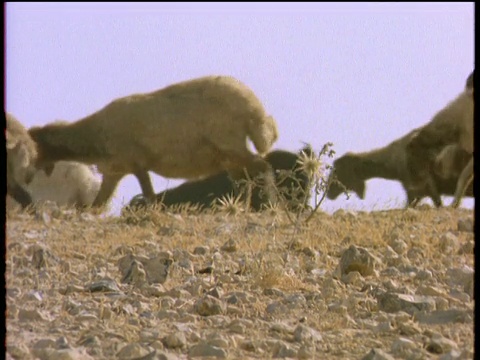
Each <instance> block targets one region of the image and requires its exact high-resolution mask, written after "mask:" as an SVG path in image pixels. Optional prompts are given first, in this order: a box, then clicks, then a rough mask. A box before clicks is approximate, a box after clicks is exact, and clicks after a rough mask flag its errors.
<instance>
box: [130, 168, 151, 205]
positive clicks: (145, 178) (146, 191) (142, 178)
mask: <svg viewBox="0 0 480 360" xmlns="http://www.w3.org/2000/svg"><path fill="white" fill-rule="evenodd" d="M134 175H135V177H136V178H137V180H138V182H139V183H140V187H141V188H142V192H143V196H144V197H145V199H146V200H147V201H148V202H150V203H153V202H155V191H154V190H153V186H152V181H151V180H150V176H149V175H148V171H137V172H135V173H134Z"/></svg>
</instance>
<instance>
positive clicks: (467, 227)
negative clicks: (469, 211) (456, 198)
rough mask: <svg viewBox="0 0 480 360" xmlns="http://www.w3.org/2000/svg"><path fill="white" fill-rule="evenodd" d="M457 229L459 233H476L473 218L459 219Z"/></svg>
mask: <svg viewBox="0 0 480 360" xmlns="http://www.w3.org/2000/svg"><path fill="white" fill-rule="evenodd" d="M457 228H458V231H464V232H473V231H474V225H473V218H470V217H469V218H463V219H459V220H458V223H457Z"/></svg>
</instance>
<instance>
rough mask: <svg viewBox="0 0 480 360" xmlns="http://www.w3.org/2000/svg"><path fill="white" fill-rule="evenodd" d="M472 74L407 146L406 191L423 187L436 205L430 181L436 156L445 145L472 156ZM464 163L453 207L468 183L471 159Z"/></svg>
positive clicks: (435, 190)
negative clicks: (460, 89)
mask: <svg viewBox="0 0 480 360" xmlns="http://www.w3.org/2000/svg"><path fill="white" fill-rule="evenodd" d="M473 74H474V73H473V72H472V74H470V76H469V77H468V78H467V80H466V82H465V89H464V91H462V92H461V93H460V94H459V95H458V96H457V97H456V98H455V99H454V100H452V101H451V102H449V103H448V104H447V105H446V106H445V107H444V108H443V109H441V110H440V111H439V112H437V113H436V114H435V116H434V117H433V119H432V120H431V121H430V122H429V123H427V124H426V125H425V126H423V127H422V129H421V131H419V132H418V133H417V134H416V135H415V136H413V137H412V139H411V140H410V142H409V143H408V145H407V164H408V168H409V185H408V186H409V191H412V192H418V191H423V190H419V189H424V188H426V189H427V191H428V194H429V196H431V197H432V199H433V200H434V202H435V203H436V204H438V203H441V199H440V192H439V189H438V187H437V186H436V183H435V180H434V176H435V171H434V167H435V160H436V157H437V155H438V154H439V153H441V151H442V150H443V149H444V148H445V146H447V145H449V144H457V145H459V147H460V148H461V149H463V150H464V151H466V152H467V153H469V154H471V156H473V111H474V101H473V77H474V75H473ZM467 164H468V162H467ZM467 164H465V165H464V168H466V169H465V174H463V176H461V179H459V180H462V181H461V182H459V183H458V184H457V185H458V186H463V189H457V190H456V191H455V194H456V196H455V200H454V202H453V204H452V205H453V206H458V203H459V199H458V198H457V196H459V195H458V194H461V193H464V192H465V190H466V187H467V186H468V182H467V181H466V180H467V179H469V178H471V177H472V176H473V159H472V164H471V165H468V167H467ZM469 169H471V174H470V173H469ZM462 170H463V169H462Z"/></svg>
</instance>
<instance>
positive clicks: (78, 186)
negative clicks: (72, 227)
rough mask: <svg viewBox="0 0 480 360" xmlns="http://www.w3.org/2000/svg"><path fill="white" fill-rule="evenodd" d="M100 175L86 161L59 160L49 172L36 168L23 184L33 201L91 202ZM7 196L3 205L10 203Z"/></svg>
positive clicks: (59, 204)
mask: <svg viewBox="0 0 480 360" xmlns="http://www.w3.org/2000/svg"><path fill="white" fill-rule="evenodd" d="M100 183H101V181H100V179H99V178H97V177H96V176H95V173H94V171H93V169H92V168H91V167H89V166H87V165H84V164H80V163H77V162H73V161H59V162H58V163H57V164H56V165H55V168H54V170H53V172H52V174H51V175H50V176H47V175H45V173H44V172H43V171H42V170H38V171H37V172H36V173H35V175H34V176H33V180H32V181H31V182H30V183H29V184H28V185H27V186H26V187H25V189H26V190H27V191H28V193H29V194H30V196H31V198H32V202H33V203H34V204H38V203H41V202H44V201H52V202H55V203H56V204H57V205H58V206H76V207H79V208H83V207H88V206H91V205H92V203H93V201H94V199H95V197H96V196H97V193H98V191H99V189H100ZM11 202H12V200H11V199H7V207H8V208H11V207H13V206H14V204H9V203H11Z"/></svg>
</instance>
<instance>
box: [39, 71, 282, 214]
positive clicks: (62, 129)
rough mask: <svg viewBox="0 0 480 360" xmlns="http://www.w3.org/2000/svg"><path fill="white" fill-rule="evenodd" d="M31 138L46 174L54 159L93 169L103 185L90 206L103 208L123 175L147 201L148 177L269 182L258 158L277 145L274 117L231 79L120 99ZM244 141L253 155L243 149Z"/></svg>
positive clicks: (183, 84) (265, 166)
mask: <svg viewBox="0 0 480 360" xmlns="http://www.w3.org/2000/svg"><path fill="white" fill-rule="evenodd" d="M29 132H30V135H31V137H32V138H33V139H34V140H35V141H36V142H37V146H38V149H39V155H38V162H39V164H40V166H41V167H42V168H44V169H45V171H46V172H47V173H50V172H51V171H52V166H53V165H54V163H55V162H56V161H59V160H66V161H78V162H81V163H85V164H92V165H97V168H98V170H99V172H100V173H102V175H103V179H102V184H101V186H100V191H99V192H98V194H97V196H96V198H95V200H94V202H93V204H92V206H94V207H101V206H103V205H105V204H106V203H107V202H108V201H109V199H110V197H111V196H112V194H113V192H114V191H115V189H116V187H117V185H118V183H119V181H120V180H121V179H122V178H123V177H124V176H125V175H127V174H133V175H135V177H136V178H137V180H138V182H139V183H140V186H141V189H142V193H143V195H144V196H145V198H146V199H147V200H148V201H150V202H153V201H154V200H155V193H154V190H153V187H152V183H151V180H150V176H149V174H148V171H153V172H155V173H156V174H158V175H161V176H164V177H167V178H185V179H198V178H201V177H206V176H209V175H212V174H214V173H217V172H219V171H223V170H227V171H228V172H229V173H230V174H231V175H232V177H234V178H241V177H242V176H243V174H244V169H247V170H248V172H249V173H252V174H256V173H265V174H267V176H266V177H267V178H268V173H269V171H270V168H269V165H268V163H267V162H266V161H265V160H263V159H262V157H261V155H263V154H265V153H267V152H268V151H269V150H270V148H271V147H272V145H273V143H274V142H275V141H276V140H277V139H278V129H277V125H276V122H275V120H274V119H273V117H271V116H268V115H267V114H266V113H265V109H264V107H263V105H262V103H261V102H260V100H259V99H258V98H257V97H256V96H255V94H254V93H253V91H252V90H251V89H249V88H248V87H247V86H246V85H245V84H243V83H241V82H240V81H238V80H237V79H235V78H233V77H230V76H206V77H201V78H197V79H193V80H188V81H183V82H180V83H177V84H173V85H170V86H167V87H165V88H162V89H160V90H157V91H154V92H151V93H143V94H134V95H130V96H126V97H123V98H119V99H116V100H114V101H112V102H111V103H109V104H108V105H106V106H105V107H104V108H102V109H100V110H99V111H97V112H95V113H93V114H91V115H89V116H87V117H84V118H82V119H80V120H78V121H76V122H73V123H70V124H68V125H67V124H47V125H45V126H43V127H33V128H31V129H30V130H29ZM247 137H248V138H250V140H251V141H252V142H253V144H254V146H255V148H256V150H257V152H258V154H253V153H252V152H251V151H250V150H249V149H248V147H247V141H246V140H247ZM271 177H272V176H270V178H269V179H267V183H268V184H269V185H271V184H272V183H273V179H272V178H271ZM266 190H267V191H269V190H268V186H267V185H266ZM270 194H271V192H270ZM272 196H273V195H272Z"/></svg>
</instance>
